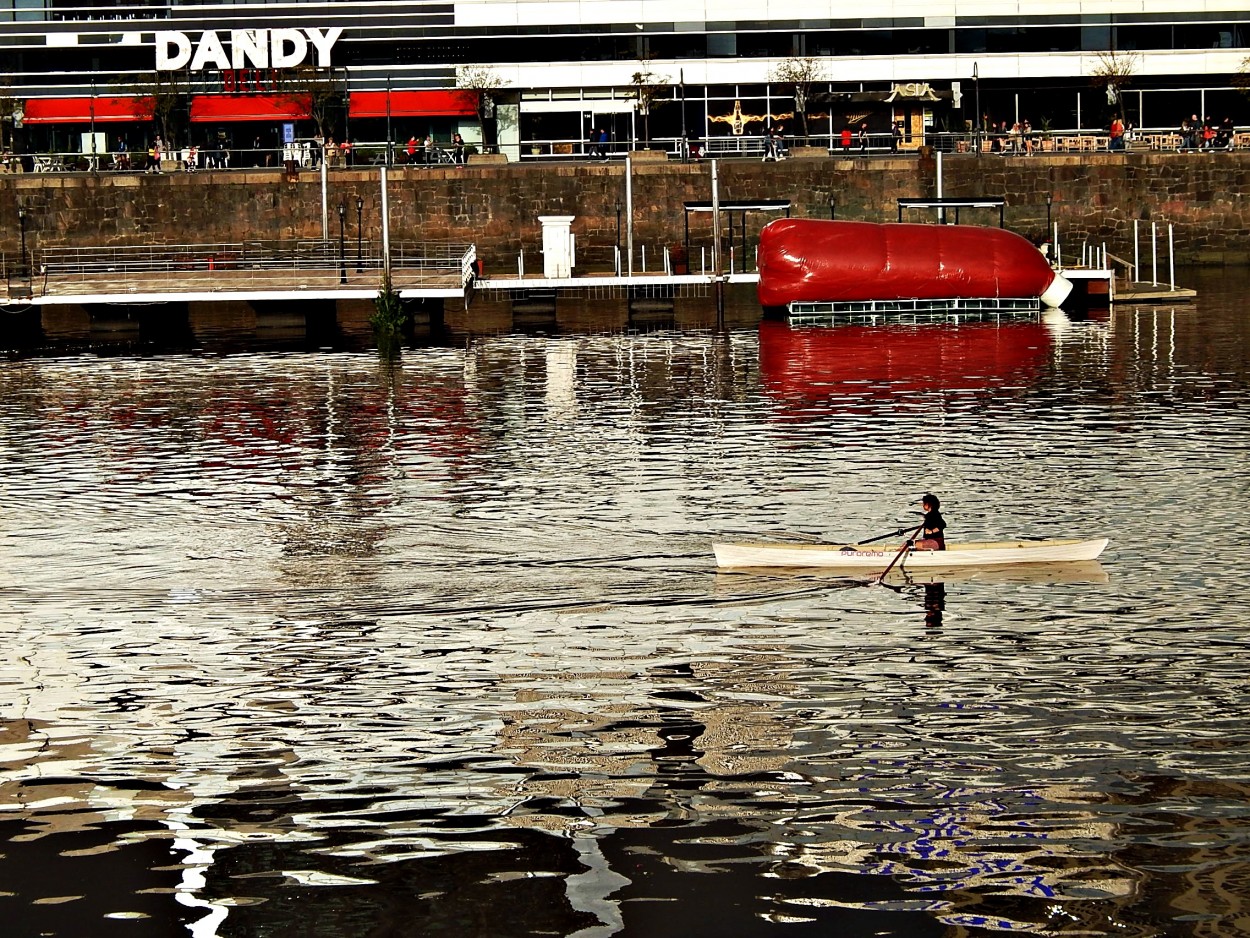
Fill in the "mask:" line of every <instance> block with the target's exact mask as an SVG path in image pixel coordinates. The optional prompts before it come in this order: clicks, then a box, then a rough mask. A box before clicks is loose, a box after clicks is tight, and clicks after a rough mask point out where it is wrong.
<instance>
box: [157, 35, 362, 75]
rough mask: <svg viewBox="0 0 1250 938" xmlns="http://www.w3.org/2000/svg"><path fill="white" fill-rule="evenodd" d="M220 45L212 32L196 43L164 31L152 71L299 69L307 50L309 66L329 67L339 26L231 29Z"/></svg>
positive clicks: (219, 40)
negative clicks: (311, 54) (311, 59)
mask: <svg viewBox="0 0 1250 938" xmlns="http://www.w3.org/2000/svg"><path fill="white" fill-rule="evenodd" d="M221 32H225V33H226V34H227V36H228V37H229V38H228V45H227V43H223V42H222V38H221V35H220V34H219V33H218V31H216V30H205V31H204V32H202V33H200V38H199V41H198V42H194V43H193V42H192V41H191V37H190V36H189V35H187V34H186V33H184V32H178V31H176V30H165V31H162V32H158V33H157V34H156V70H157V71H158V72H172V71H177V70H178V69H180V68H188V69H190V70H191V71H193V72H199V71H203V70H205V69H210V68H212V69H219V70H221V71H227V70H228V69H248V68H251V69H270V68H272V69H279V68H294V67H295V66H297V65H303V64H304V63H305V60H306V59H307V58H308V54H309V50H310V48H311V50H312V51H313V52H315V53H316V61H315V62H312V63H310V64H312V65H316V66H320V67H327V66H329V65H330V50H331V49H332V48H333V47H334V44H335V43H336V42H338V39H339V36H341V35H342V34H343V29H342V27H341V26H332V27H331V28H329V29H231V30H229V31H226V30H222V31H221Z"/></svg>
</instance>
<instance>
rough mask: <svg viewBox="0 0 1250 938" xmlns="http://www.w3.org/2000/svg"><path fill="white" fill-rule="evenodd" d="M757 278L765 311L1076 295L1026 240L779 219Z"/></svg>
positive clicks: (981, 231) (976, 230)
mask: <svg viewBox="0 0 1250 938" xmlns="http://www.w3.org/2000/svg"><path fill="white" fill-rule="evenodd" d="M759 271H760V281H759V298H760V303H761V304H762V305H764V306H766V307H780V306H786V305H787V304H790V303H794V302H814V303H819V302H851V301H861V300H895V299H915V300H939V299H976V298H989V297H1039V298H1040V299H1041V300H1042V301H1043V302H1045V303H1046V304H1047V305H1050V306H1058V305H1059V303H1061V302H1062V301H1063V300H1064V299H1065V298H1066V296H1067V292H1068V291H1069V290H1071V284H1069V283H1068V282H1067V281H1066V280H1064V279H1063V278H1062V277H1060V276H1059V275H1058V274H1056V273H1055V271H1054V270H1052V269H1051V267H1050V264H1049V263H1048V262H1047V261H1046V258H1045V257H1043V256H1042V254H1041V252H1040V251H1038V250H1037V248H1035V247H1034V246H1033V245H1032V244H1030V243H1029V241H1028V240H1027V239H1026V238H1023V237H1021V236H1020V235H1018V234H1015V233H1014V232H1010V231H1005V230H1003V229H1001V228H982V227H976V226H972V225H914V224H901V223H897V224H894V223H892V224H878V223H875V222H865V221H821V220H819V219H811V218H782V219H778V220H777V221H774V222H772V223H770V224H768V225H765V226H764V228H763V230H762V231H761V232H760V246H759ZM1065 287H1066V289H1065Z"/></svg>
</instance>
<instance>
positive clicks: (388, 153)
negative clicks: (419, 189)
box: [383, 75, 394, 166]
mask: <svg viewBox="0 0 1250 938" xmlns="http://www.w3.org/2000/svg"><path fill="white" fill-rule="evenodd" d="M391 140H392V137H391V76H390V75H387V76H386V159H385V160H383V162H384V163H385V164H386V165H387V166H390V165H391V150H392V149H394V148H393V147H392V146H391Z"/></svg>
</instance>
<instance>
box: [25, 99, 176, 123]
mask: <svg viewBox="0 0 1250 938" xmlns="http://www.w3.org/2000/svg"><path fill="white" fill-rule="evenodd" d="M152 104H153V102H152V99H151V98H150V97H143V98H113V97H110V98H91V97H87V98H28V99H27V100H26V107H25V116H24V117H23V118H22V120H23V122H24V123H27V124H89V123H91V121H92V120H93V119H94V120H95V121H96V122H97V123H100V124H103V123H107V122H109V121H150V120H151V119H152Z"/></svg>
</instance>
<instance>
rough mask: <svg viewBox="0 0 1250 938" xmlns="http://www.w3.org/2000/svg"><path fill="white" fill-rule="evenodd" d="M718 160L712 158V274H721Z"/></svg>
mask: <svg viewBox="0 0 1250 938" xmlns="http://www.w3.org/2000/svg"><path fill="white" fill-rule="evenodd" d="M719 179H720V177H719V175H718V172H717V166H716V160H712V276H713V277H719V276H720V263H721V261H720V189H719Z"/></svg>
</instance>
